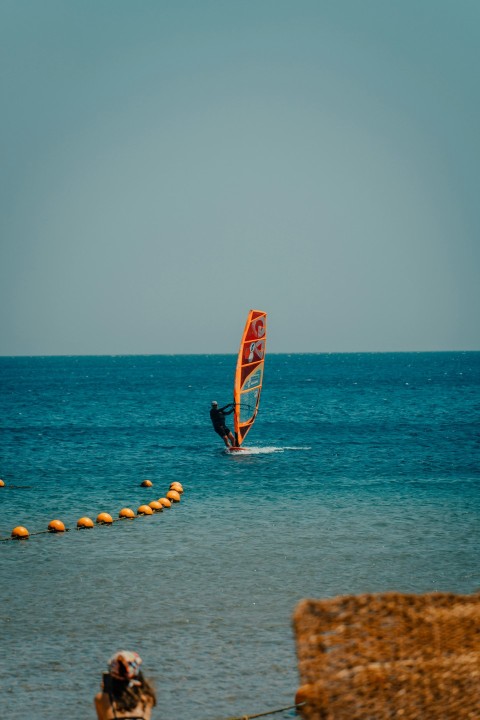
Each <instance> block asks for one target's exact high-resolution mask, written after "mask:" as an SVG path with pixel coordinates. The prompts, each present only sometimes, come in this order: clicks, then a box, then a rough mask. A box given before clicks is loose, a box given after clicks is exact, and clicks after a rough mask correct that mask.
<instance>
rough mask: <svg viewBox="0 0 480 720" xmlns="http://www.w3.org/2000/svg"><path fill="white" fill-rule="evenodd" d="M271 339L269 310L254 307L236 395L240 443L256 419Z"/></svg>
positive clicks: (239, 362)
mask: <svg viewBox="0 0 480 720" xmlns="http://www.w3.org/2000/svg"><path fill="white" fill-rule="evenodd" d="M266 340H267V313H265V312H262V311H261V310H250V312H249V313H248V318H247V322H246V323H245V328H244V331H243V335H242V341H241V343H240V349H239V351H238V359H237V369H236V372H235V383H234V387H233V397H234V400H235V403H236V404H235V412H234V426H235V435H236V438H237V443H238V445H241V444H242V442H243V441H244V439H245V436H246V434H247V433H248V431H249V430H250V428H251V427H252V425H253V423H254V422H255V418H256V416H257V412H258V404H259V402H260V394H261V391H262V383H263V366H264V362H265V347H266Z"/></svg>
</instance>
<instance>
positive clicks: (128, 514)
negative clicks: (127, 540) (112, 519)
mask: <svg viewBox="0 0 480 720" xmlns="http://www.w3.org/2000/svg"><path fill="white" fill-rule="evenodd" d="M118 517H119V518H134V517H135V513H134V512H133V510H131V509H130V508H122V509H121V510H120V512H119V513H118Z"/></svg>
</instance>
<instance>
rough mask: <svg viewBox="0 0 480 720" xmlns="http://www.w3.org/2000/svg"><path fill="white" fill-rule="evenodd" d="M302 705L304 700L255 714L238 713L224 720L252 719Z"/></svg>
mask: <svg viewBox="0 0 480 720" xmlns="http://www.w3.org/2000/svg"><path fill="white" fill-rule="evenodd" d="M302 705H306V703H305V702H301V703H297V704H296V705H287V707H282V708H277V709H276V710H267V711H266V712H261V713H257V714H256V715H239V716H238V717H229V718H225V720H253V718H259V717H265V716H266V715H275V713H279V712H284V711H285V710H294V709H295V710H296V709H297V708H299V707H302Z"/></svg>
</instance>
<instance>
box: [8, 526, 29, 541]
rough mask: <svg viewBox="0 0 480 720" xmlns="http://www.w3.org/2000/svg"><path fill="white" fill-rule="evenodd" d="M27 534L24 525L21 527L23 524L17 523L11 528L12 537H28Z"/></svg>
mask: <svg viewBox="0 0 480 720" xmlns="http://www.w3.org/2000/svg"><path fill="white" fill-rule="evenodd" d="M29 535H30V533H29V532H28V530H27V528H26V527H23V525H18V526H17V527H16V528H13V530H12V538H28V536H29Z"/></svg>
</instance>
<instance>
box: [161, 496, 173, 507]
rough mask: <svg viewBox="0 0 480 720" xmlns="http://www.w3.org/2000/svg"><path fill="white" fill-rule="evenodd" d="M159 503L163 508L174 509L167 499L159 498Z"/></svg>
mask: <svg viewBox="0 0 480 720" xmlns="http://www.w3.org/2000/svg"><path fill="white" fill-rule="evenodd" d="M158 502H159V503H161V504H162V505H163V507H166V508H169V507H172V503H171V502H170V500H168V499H167V498H158Z"/></svg>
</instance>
